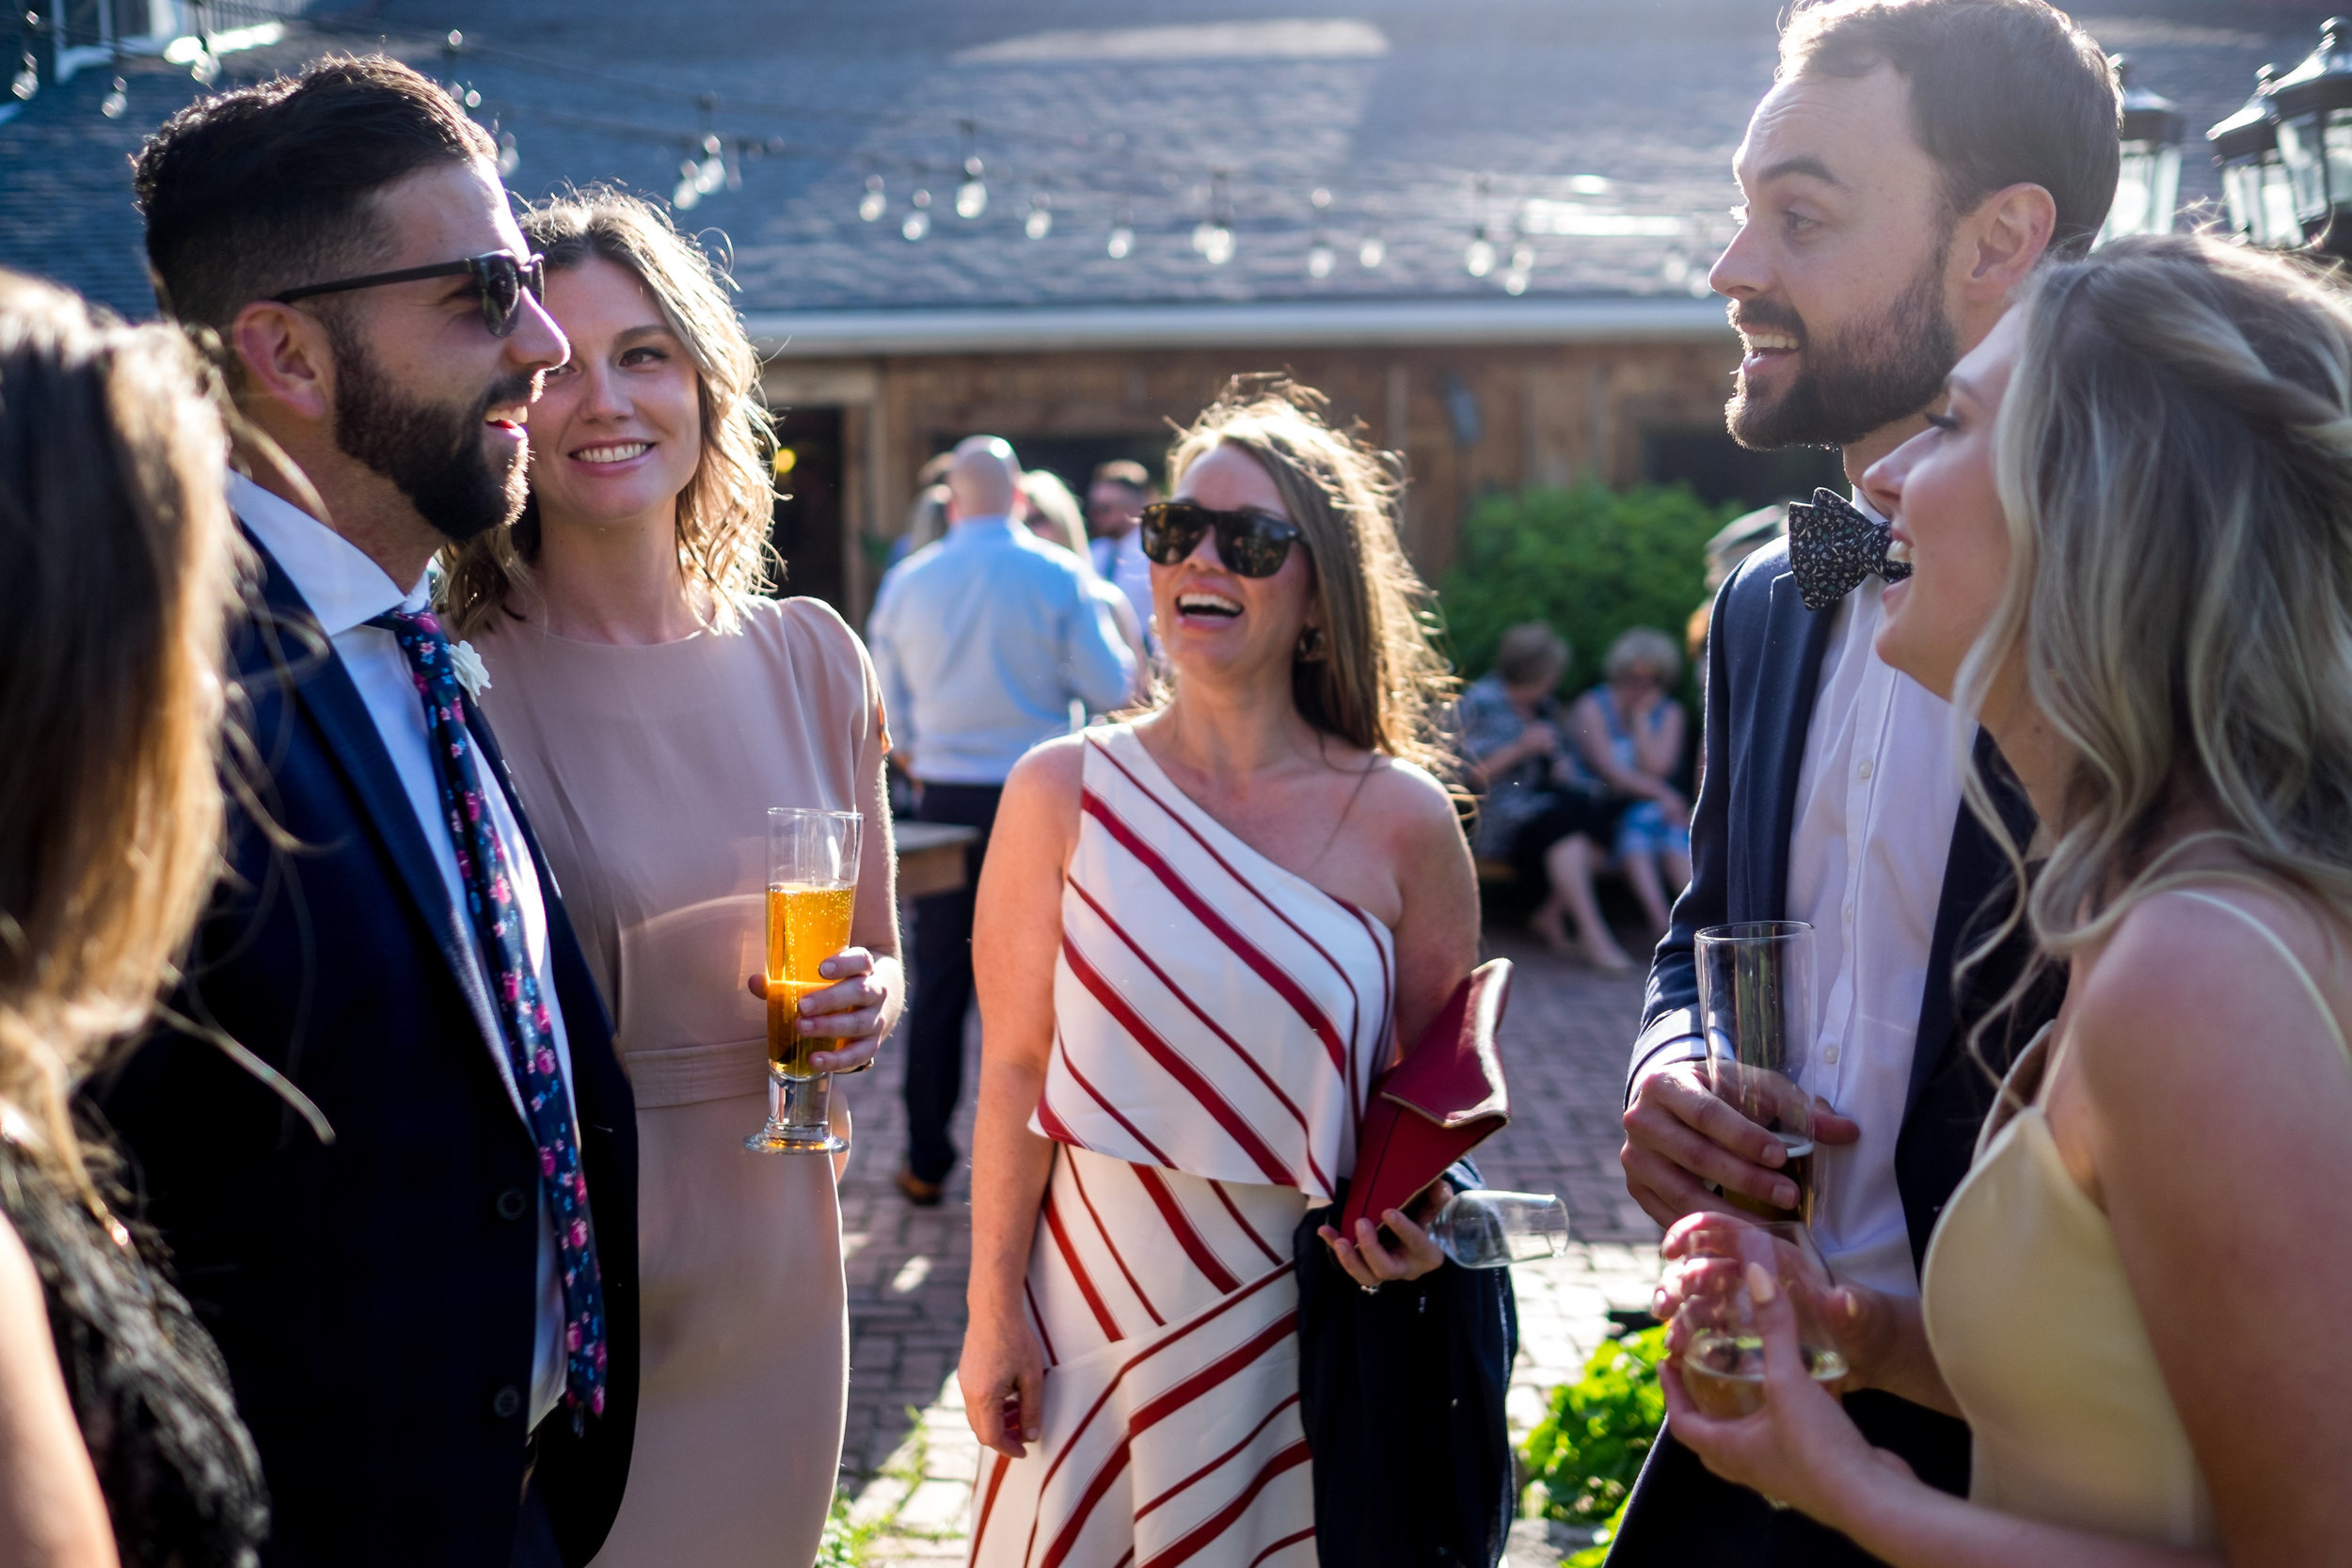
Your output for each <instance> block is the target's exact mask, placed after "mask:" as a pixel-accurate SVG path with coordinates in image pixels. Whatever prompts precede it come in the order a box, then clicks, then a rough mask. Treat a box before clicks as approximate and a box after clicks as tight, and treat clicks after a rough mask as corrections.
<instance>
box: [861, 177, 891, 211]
mask: <svg viewBox="0 0 2352 1568" xmlns="http://www.w3.org/2000/svg"><path fill="white" fill-rule="evenodd" d="M888 211H890V198H888V197H887V196H884V195H883V194H882V176H881V175H879V174H869V175H867V176H866V194H865V195H864V196H862V197H859V198H858V201H857V215H858V216H859V217H862V218H864V219H865V220H866V222H868V223H874V222H877V221H879V220H880V219H881V217H882V214H884V213H886V212H888Z"/></svg>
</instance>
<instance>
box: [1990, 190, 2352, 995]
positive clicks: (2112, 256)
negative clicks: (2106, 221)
mask: <svg viewBox="0 0 2352 1568" xmlns="http://www.w3.org/2000/svg"><path fill="white" fill-rule="evenodd" d="M2018 309H2021V310H2023V311H2024V312H2025V320H2024V326H2025V337H2024V341H2023V344H2022V346H2021V348H2020V350H2019V353H2018V356H2017V360H2016V364H2015V367H2014V370H2013V371H2012V373H2011V376H2010V384H2009V390H2008V393H2007V395H2006V397H2005V398H2004V399H2003V402H2002V404H2001V408H2000V413H1999V416H1998V422H1997V424H1996V426H1995V432H1994V450H1995V459H1994V461H1995V467H1996V473H1997V479H1998V483H1999V488H2000V497H2001V503H2002V506H2003V508H2004V510H2005V511H2006V513H2007V515H2008V529H2009V538H2010V570H2009V579H2008V583H2007V587H2006V590H2005V592H2004V594H2003V597H2002V600H2001V603H2000V605H1999V607H1998V609H1997V610H1996V611H1995V613H1994V617H1993V620H1992V622H1991V623H1990V624H1989V625H1988V626H1987V627H1986V628H1985V630H1984V632H1983V633H1982V634H1981V635H1980V636H1979V639H1978V641H1977V643H1976V645H1975V646H1974V647H1973V648H1972V649H1971V651H1970V653H1969V656H1968V657H1967V659H1966V660H1965V662H1964V663H1963V666H1962V669H1961V673H1960V679H1959V691H1960V706H1961V708H1962V709H1963V711H1964V712H1975V711H1977V710H1978V708H1979V706H1980V705H1981V702H1982V699H1983V696H1984V693H1985V692H1986V691H1987V689H1989V686H1990V683H1991V682H1992V680H1993V678H1994V675H1995V673H1997V672H1998V671H2000V670H2001V669H2002V668H2003V667H2004V665H2005V664H2006V663H2007V661H2008V660H2009V659H2010V657H2011V656H2012V654H2022V656H2023V668H2024V671H2025V678H2026V683H2027V689H2028V690H2029V692H2030V694H2031V696H2032V700H2033V702H2034V703H2035V704H2036V705H2038V706H2039V708H2040V709H2041V711H2042V714H2044V715H2046V716H2047V719H2048V721H2049V723H2050V725H2051V727H2052V728H2053V730H2054V731H2055V732H2056V733H2057V735H2058V736H2059V737H2060V738H2061V739H2062V740H2063V741H2064V743H2065V745H2066V746H2067V748H2068V750H2069V751H2070V752H2071V753H2072V757H2073V761H2072V765H2071V767H2070V768H2069V770H2068V774H2067V777H2066V779H2065V781H2064V788H2063V793H2062V800H2063V804H2062V806H2061V807H2060V809H2059V811H2058V814H2057V819H2056V820H2054V821H2051V822H2047V823H2045V824H2044V825H2043V830H2042V831H2043V832H2044V834H2045V835H2046V836H2047V841H2048V843H2049V846H2050V850H2049V859H2048V861H2047V863H2045V864H2044V865H2043V866H2042V868H2041V870H2040V871H2039V872H2038V873H2037V874H2036V876H2035V877H2034V879H2033V880H2032V884H2031V893H2030V895H2028V896H2027V897H2026V898H2025V899H2024V900H2022V901H2021V911H2019V913H2017V914H2012V916H2011V918H2010V921H2009V923H2008V925H2007V927H2004V929H2003V930H2002V931H2000V932H1997V933H1995V934H1994V938H1993V939H1992V940H1991V941H1988V942H1986V943H1984V944H1983V945H1982V946H1980V947H1979V949H1978V954H1977V955H1976V956H1979V957H1980V956H1981V955H1983V954H1985V953H1989V952H1990V951H1991V949H1992V947H1993V946H1994V944H1995V943H1997V942H1998V941H1999V940H2000V939H2001V938H2002V937H2003V936H2005V935H2006V934H2007V932H2008V930H2010V929H2013V928H2014V927H2015V926H2016V924H2017V920H2018V918H2020V916H2021V915H2022V917H2023V918H2025V919H2026V920H2027V921H2028V922H2029V924H2030V927H2031V930H2032V933H2033V935H2034V937H2035V939H2036V941H2037V943H2038V945H2039V947H2040V949H2041V951H2042V953H2044V954H2047V955H2051V956H2054V957H2058V958H2063V957H2065V956H2067V955H2070V954H2072V953H2074V952H2076V951H2078V950H2079V949H2081V948H2082V947H2083V946H2084V945H2085V944H2087V943H2093V942H2098V941H2100V940H2102V939H2103V938H2104V937H2106V935H2107V934H2108V933H2110V932H2111V931H2113V929H2114V928H2115V927H2116V924H2117V923H2118V922H2119V921H2121V920H2122V918H2123V916H2124V914H2125V913H2126V912H2127V911H2130V910H2131V909H2132V908H2133V907H2134V906H2135V905H2136V904H2137V903H2138V902H2139V901H2140V900H2142V899H2144V898H2146V897H2147V896H2149V895H2151V894H2153V893H2155V892H2158V891H2161V890H2162V889H2163V888H2164V887H2166V886H2169V885H2171V884H2172V883H2173V882H2175V881H2176V880H2178V879H2180V877H2181V876H2182V875H2184V874H2182V873H2178V872H2172V873H2168V872H2167V870H2166V863H2167V859H2168V857H2167V854H2166V853H2165V851H2166V849H2167V848H2168V846H2167V845H2166V844H2165V843H2164V842H2163V835H2164V833H2165V832H2166V829H2167V826H2168V823H2169V821H2170V820H2171V819H2172V818H2173V816H2174V814H2175V813H2177V812H2178V811H2179V810H2180V809H2181V808H2182V807H2183V806H2185V805H2194V806H2198V807H2201V808H2202V809H2203V810H2204V811H2205V812H2206V813H2209V814H2210V815H2211V816H2213V817H2214V818H2215V819H2216V821H2217V824H2218V831H2217V835H2216V836H2217V837H2218V838H2220V839H2221V840H2224V841H2226V843H2227V844H2228V845H2229V846H2230V847H2233V848H2234V850H2235V851H2236V853H2237V854H2238V855H2239V856H2241V857H2243V860H2244V862H2245V863H2246V865H2247V866H2248V867H2249V870H2250V871H2252V872H2253V873H2255V874H2257V875H2260V876H2262V877H2264V878H2265V879H2277V880H2278V881H2279V882H2280V883H2283V884H2285V885H2286V886H2287V887H2288V888H2290V889H2293V890H2296V891H2297V892H2299V893H2300V894H2302V895H2305V896H2308V897H2310V898H2312V899H2314V900H2315V901H2317V903H2318V904H2319V905H2320V906H2321V907H2322V908H2324V909H2326V910H2328V911H2332V912H2333V913H2335V914H2336V915H2338V916H2352V301H2347V299H2346V297H2345V296H2344V293H2342V292H2341V289H2340V287H2339V286H2338V285H2337V284H2335V283H2333V282H2331V281H2329V280H2328V279H2326V278H2324V277H2321V276H2319V275H2317V274H2315V273H2314V272H2312V270H2310V269H2307V268H2305V267H2302V266H2299V265H2296V264H2294V263H2290V262H2288V261H2281V260H2278V259H2275V258H2272V257H2269V256H2266V255H2264V254H2261V253H2259V252H2254V251H2249V250H2247V249H2245V248H2243V247H2240V246H2236V245H2224V244H2220V243H2218V242H2217V241H2214V240H2211V239H2206V238H2203V237H2200V236H2192V235H2179V236H2162V237H2150V238H2144V239H2133V240H2122V241H2119V242H2117V243H2115V244H2113V245H2108V246H2107V247H2106V248H2105V249H2103V250H2101V251H2099V252H2098V253H2097V254H2096V255H2094V256H2091V257H2090V259H2088V260H2086V261H2072V262H2061V263H2058V264H2054V265H2052V266H2050V267H2048V268H2047V269H2046V270H2045V271H2044V272H2043V273H2042V275H2041V276H2040V277H2039V278H2038V279H2037V280H2036V282H2035V283H2034V285H2033V286H2032V288H2031V290H2030V292H2029V293H2027V294H2026V297H2025V298H2024V300H2023V301H2022V302H2021V304H2020V305H2019V307H2018ZM1967 792H1968V797H1969V800H1970V804H1971V805H1972V806H1973V807H1974V808H1975V810H1976V812H1977V814H1978V816H1979V818H1980V819H1981V820H1983V822H1984V823H1985V824H1986V826H1987V827H1988V829H1990V830H1991V832H1993V833H1994V839H1995V841H1996V842H1998V843H2001V844H2004V845H2005V846H2007V847H2008V849H2009V851H2010V859H2011V863H2012V866H2013V867H2014V868H2015V869H2016V870H2017V871H2018V872H2019V874H2020V875H2021V877H2022V874H2023V869H2024V863H2023V847H2021V846H2019V845H2018V844H2017V843H2016V842H2015V840H2014V838H2013V836H2012V835H2011V834H2010V832H2007V831H2006V830H2005V829H2004V827H2003V826H2002V823H2001V818H2000V816H1999V814H1998V812H1997V811H1996V810H1995V809H1994V805H1993V801H1992V799H1991V796H1990V794H1989V792H1988V791H1987V789H1986V787H1985V784H1984V783H1983V781H1982V780H1981V779H1979V778H1977V777H1975V776H1974V773H1973V770H1972V771H1971V776H1970V778H1969V780H1968V783H1967ZM2032 978H2033V976H2032V974H2030V973H2029V974H2027V976H2026V979H2024V980H2021V981H2020V982H2019V985H2018V987H2017V989H2016V990H2014V991H2012V993H2011V994H2012V997H2014V996H2016V995H2019V994H2022V993H2023V992H2024V990H2025V989H2026V986H2027V985H2028V984H2030V983H2031V981H2032Z"/></svg>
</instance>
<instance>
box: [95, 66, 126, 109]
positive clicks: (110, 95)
mask: <svg viewBox="0 0 2352 1568" xmlns="http://www.w3.org/2000/svg"><path fill="white" fill-rule="evenodd" d="M130 107H131V84H130V83H128V82H126V81H124V80H123V79H122V78H121V77H119V76H118V77H116V78H115V84H114V86H113V87H108V88H107V89H106V96H105V97H103V98H102V99H100V100H99V101H98V112H99V113H100V114H102V115H104V116H105V117H106V118H107V119H121V118H122V117H123V115H124V114H125V113H127V112H128V111H129V109H130Z"/></svg>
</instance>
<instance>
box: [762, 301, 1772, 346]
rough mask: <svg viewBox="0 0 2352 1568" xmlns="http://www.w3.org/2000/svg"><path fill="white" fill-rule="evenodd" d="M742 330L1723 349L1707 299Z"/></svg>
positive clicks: (791, 335)
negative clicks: (1703, 345)
mask: <svg viewBox="0 0 2352 1568" xmlns="http://www.w3.org/2000/svg"><path fill="white" fill-rule="evenodd" d="M744 325H745V326H746V327H748V328H749V329H750V331H751V335H752V339H753V341H755V342H756V343H757V344H758V345H759V348H760V352H761V353H762V354H763V355H764V356H776V357H782V358H788V359H813V358H833V357H836V356H894V355H932V354H1021V353H1031V354H1049V353H1056V352H1067V351H1072V350H1087V349H1181V348H1260V347H1263V348H1374V347H1382V348H1393V347H1410V346H1415V345H1421V344H1442V343H1465V344H1467V343H1494V344H1514V343H1591V342H1692V343H1695V342H1724V343H1728V342H1729V341H1731V327H1730V325H1729V324H1728V322H1727V321H1726V320H1725V318H1724V302H1723V301H1722V300H1720V299H1716V298H1714V297H1712V296H1709V297H1708V298H1706V299H1688V298H1666V299H1626V298H1617V299H1524V298H1521V299H1491V300H1490V299H1470V300H1360V301H1358V300H1350V301H1341V302H1323V301H1311V302H1302V303H1296V304H1267V305H1221V304H1202V305H1134V306H1040V307H1035V308H1004V309H940V310H925V309H911V310H755V311H752V312H750V313H749V314H748V315H747V316H746V317H745V319H744Z"/></svg>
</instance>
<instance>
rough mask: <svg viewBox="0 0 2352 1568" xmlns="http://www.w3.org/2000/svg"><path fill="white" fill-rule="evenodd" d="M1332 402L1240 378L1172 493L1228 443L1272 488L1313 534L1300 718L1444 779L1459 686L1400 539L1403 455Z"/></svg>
mask: <svg viewBox="0 0 2352 1568" xmlns="http://www.w3.org/2000/svg"><path fill="white" fill-rule="evenodd" d="M1327 406H1328V401H1327V399H1326V398H1325V397H1324V396H1323V394H1322V393H1320V392H1317V391H1315V390H1313V389H1312V388H1307V387H1300V386H1297V385H1295V383H1293V382H1291V381H1290V380H1289V379H1288V378H1286V377H1282V376H1271V375H1240V376H1235V377H1234V378H1233V379H1232V380H1231V381H1230V382H1228V383H1226V386H1225V389H1224V391H1223V392H1222V393H1220V394H1219V395H1218V397H1217V400H1216V402H1215V403H1213V404H1210V405H1209V407H1208V408H1207V409H1206V410H1205V411H1204V412H1203V413H1202V414H1201V416H1200V418H1199V419H1198V420H1194V421H1193V423H1192V428H1190V429H1189V430H1186V431H1184V433H1183V434H1182V435H1181V436H1178V437H1177V439H1176V445H1175V448H1174V450H1173V451H1170V452H1169V453H1168V493H1169V494H1170V495H1173V494H1175V492H1176V486H1177V485H1178V484H1180V483H1183V482H1184V471H1185V470H1186V469H1187V468H1190V467H1192V466H1193V464H1195V463H1196V462H1198V461H1200V459H1201V458H1202V457H1204V456H1206V455H1207V454H1208V453H1209V452H1210V451H1213V450H1215V449H1216V448H1217V447H1220V446H1230V447H1236V448H1238V449H1240V450H1241V451H1246V452H1248V454H1249V455H1250V457H1252V458H1253V459H1255V460H1256V461H1257V464H1258V466H1259V467H1262V468H1263V469H1264V470H1265V472H1266V477H1268V478H1269V479H1271V480H1273V481H1274V488H1275V490H1276V492H1277V493H1279V495H1280V496H1281V498H1282V509H1283V511H1284V512H1286V513H1287V514H1288V515H1289V516H1290V520H1291V522H1292V523H1293V524H1295V526H1296V527H1297V529H1298V531H1299V533H1300V534H1301V535H1302V536H1303V540H1304V543H1305V545H1306V547H1307V557H1308V561H1309V563H1310V564H1311V566H1312V567H1313V568H1314V594H1315V600H1316V603H1317V605H1318V607H1319V608H1320V609H1321V610H1322V623H1323V638H1322V641H1323V649H1322V651H1321V653H1320V654H1319V655H1317V656H1316V657H1305V658H1300V659H1297V660H1296V661H1295V663H1293V665H1292V666H1291V694H1292V696H1293V698H1294V699H1295V701H1296V702H1297V704H1298V712H1299V715H1300V717H1302V718H1304V719H1305V720H1306V721H1307V722H1308V723H1310V724H1311V725H1313V726H1314V727H1315V728H1316V729H1318V730H1321V731H1323V732H1324V733H1325V734H1327V735H1333V736H1339V737H1340V738H1341V739H1343V740H1345V741H1347V742H1348V743H1349V744H1351V745H1355V746H1360V747H1362V748H1363V749H1364V750H1365V751H1367V752H1385V753H1387V754H1388V755H1390V756H1392V757H1395V758H1397V759H1399V760H1400V761H1404V762H1410V763H1414V764H1417V765H1419V766H1420V767H1422V768H1427V769H1428V770H1429V771H1431V772H1432V773H1436V774H1438V776H1439V777H1441V778H1442V777H1447V776H1449V775H1450V774H1451V772H1452V771H1453V768H1454V764H1453V761H1452V757H1451V753H1450V752H1449V751H1448V749H1447V748H1446V746H1445V745H1444V744H1443V737H1442V736H1440V734H1439V731H1438V723H1439V720H1440V718H1441V716H1442V715H1443V713H1444V711H1445V709H1446V706H1447V704H1448V703H1449V702H1450V700H1451V699H1452V697H1453V695H1454V685H1455V683H1454V677H1453V675H1452V674H1451V673H1449V671H1448V669H1447V667H1446V663H1445V660H1444V658H1443V657H1441V656H1440V655H1439V654H1438V649H1437V645H1436V643H1435V642H1434V641H1432V635H1431V634H1432V616H1431V614H1430V604H1431V595H1430V593H1429V590H1428V589H1427V588H1426V587H1425V586H1423V585H1422V580H1421V578H1420V576H1419V575H1418V574H1417V573H1415V572H1414V570H1413V566H1412V562H1409V561H1407V560H1406V558H1405V550H1404V546H1401V545H1400V544H1398V543H1397V537H1396V515H1397V508H1398V503H1399V501H1400V499H1401V498H1402V495H1403V488H1404V487H1403V484H1402V483H1401V482H1400V481H1399V479H1398V478H1397V467H1398V465H1397V463H1396V460H1395V459H1394V458H1392V457H1391V456H1390V455H1389V454H1387V453H1383V452H1379V451H1374V450H1373V449H1372V448H1371V447H1370V446H1369V445H1367V444H1366V443H1365V442H1364V441H1363V440H1362V439H1360V438H1359V436H1357V435H1355V434H1354V433H1353V432H1349V431H1342V430H1335V429H1333V428H1332V427H1331V425H1330V424H1329V423H1328V422H1327V420H1325V418H1324V410H1325V409H1326V407H1327Z"/></svg>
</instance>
